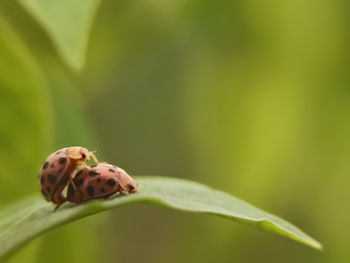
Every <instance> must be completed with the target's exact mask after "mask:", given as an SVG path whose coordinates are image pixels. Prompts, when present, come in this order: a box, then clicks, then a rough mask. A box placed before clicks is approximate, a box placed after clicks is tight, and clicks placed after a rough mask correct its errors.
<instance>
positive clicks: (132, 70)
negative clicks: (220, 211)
mask: <svg viewBox="0 0 350 263" xmlns="http://www.w3.org/2000/svg"><path fill="white" fill-rule="evenodd" d="M70 2H71V3H70ZM40 4H41V5H42V6H44V9H43V10H44V11H45V8H46V9H47V10H51V15H48V17H49V19H51V18H54V19H56V22H57V21H58V22H57V25H56V26H57V27H59V28H61V29H62V30H63V31H67V32H68V33H69V34H68V36H67V39H68V40H69V37H71V38H74V36H76V35H79V34H80V33H81V32H83V31H80V30H76V29H77V28H79V26H80V24H79V23H78V22H77V21H80V20H79V16H81V14H80V13H79V12H76V13H74V12H75V11H74V10H80V11H81V13H84V12H85V11H84V10H85V9H86V8H88V7H91V6H92V7H91V8H90V9H89V10H90V11H89V12H90V14H91V15H90V18H89V19H88V20H87V22H86V21H85V24H88V30H87V32H90V34H89V35H88V34H87V35H88V38H86V39H85V41H86V45H85V46H84V44H82V45H81V46H79V47H76V48H71V49H69V48H68V49H64V48H62V46H59V45H58V44H57V42H58V40H59V39H61V40H62V39H63V41H65V37H66V36H58V37H57V39H55V38H54V37H52V34H50V30H49V28H48V27H47V26H45V25H43V23H42V19H41V18H40V17H38V16H35V15H33V10H37V9H35V8H34V9H33V6H34V7H38V6H40ZM74 5H76V6H78V8H77V7H76V6H74ZM30 7H32V8H30ZM52 10H54V11H53V13H52ZM349 10H350V9H349V1H346V0H335V1H334V0H320V1H316V0H284V1H278V0H264V1H254V0H248V1H242V0H233V1H229V0H218V1H210V0H177V1H160V0H137V1H129V0H119V1H114V0H103V1H97V0H89V1H67V0H64V1H63V0H62V1H53V0H52V1H41V0H21V1H12V0H1V1H0V117H1V124H0V165H1V175H0V208H1V207H3V206H5V205H7V204H10V203H11V202H14V201H16V200H19V199H20V198H22V197H25V196H28V195H30V194H33V193H37V192H38V191H39V184H38V170H39V167H40V165H41V164H42V162H43V160H44V159H45V158H46V156H47V155H48V154H49V153H51V152H52V151H54V150H56V149H58V148H62V147H65V146H70V145H82V146H86V147H89V148H91V149H95V150H97V155H98V157H100V159H103V160H105V161H108V162H111V163H114V164H116V165H118V166H120V167H122V168H124V169H125V170H127V171H128V172H129V173H130V174H131V175H136V174H137V175H142V174H148V175H150V174H152V175H163V176H173V177H181V178H187V179H191V180H195V181H199V182H202V183H205V184H208V185H210V186H213V187H215V188H218V189H221V190H224V191H226V192H228V193H230V194H233V195H235V196H238V197H240V198H242V199H244V200H246V201H248V202H250V203H252V204H254V205H256V206H258V207H260V208H262V209H264V210H267V211H269V212H272V213H274V214H277V215H279V216H281V217H283V218H286V219H287V220H289V221H291V222H292V223H294V224H296V225H297V226H299V227H301V229H303V230H305V231H306V232H307V233H309V234H310V235H311V236H313V237H315V238H316V239H318V240H320V241H321V243H323V245H324V246H325V251H324V252H318V251H314V250H312V249H310V248H308V247H306V246H303V245H301V244H298V243H296V242H294V241H291V240H289V239H287V238H283V237H280V236H278V235H276V234H273V233H270V232H264V231H260V230H257V229H255V228H251V227H248V226H244V225H241V224H237V223H232V222H231V221H230V220H227V219H224V218H219V217H214V216H209V215H198V214H187V213H182V212H178V211H173V210H170V209H167V208H162V207H156V206H152V205H147V204H137V205H136V204H135V205H132V206H127V207H122V208H119V209H116V210H115V211H110V212H106V213H102V214H99V215H95V216H92V217H88V218H85V219H83V220H80V221H78V222H74V223H72V224H69V225H66V226H63V227H60V228H58V229H56V230H54V231H51V232H49V233H47V234H45V235H43V236H42V237H40V238H37V239H36V240H34V241H32V242H31V243H29V244H28V245H27V246H25V247H24V248H23V249H22V250H20V251H19V252H18V253H17V254H16V255H15V256H14V257H12V258H11V259H10V260H9V262H11V263H17V262H20V263H21V262H26V263H27V262H29V263H31V262H54V263H55V262H57V263H58V262H85V263H90V262H91V263H94V262H107V263H109V262H146V263H147V262H155V263H156V262H203V263H204V262H291V263H292V262H308V263H310V262H321V263H326V262H327V263H328V262H332V263H336V262H339V263H343V262H350V252H349V246H350V240H349V239H350V238H349V236H350V228H349V222H350V209H349V201H350V191H349V185H350V176H349V172H350V137H349V136H350V75H349V56H350V53H349V51H350V47H349V44H350V43H349V42H350V35H349V26H350V20H349ZM34 13H35V12H34ZM44 13H45V12H44ZM51 33H52V32H51ZM82 38H83V39H84V37H82ZM66 42H67V41H66ZM68 42H69V41H68ZM82 42H84V41H82ZM73 44H74V43H73ZM73 44H72V45H73ZM67 50H75V51H76V52H77V53H69V52H67ZM78 51H79V52H80V53H79V52H78ZM78 53H79V54H78ZM79 56H80V60H79V59H76V60H74V58H76V57H78V58H79ZM76 61H78V62H76ZM79 61H80V62H79ZM84 61H85V63H84ZM79 63H80V64H79Z"/></svg>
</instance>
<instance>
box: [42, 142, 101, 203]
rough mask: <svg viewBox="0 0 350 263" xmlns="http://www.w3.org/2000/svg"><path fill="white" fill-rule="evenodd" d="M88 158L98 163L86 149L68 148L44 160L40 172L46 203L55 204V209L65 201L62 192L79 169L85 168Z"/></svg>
mask: <svg viewBox="0 0 350 263" xmlns="http://www.w3.org/2000/svg"><path fill="white" fill-rule="evenodd" d="M90 157H93V159H94V160H95V162H98V161H97V159H96V157H95V155H94V154H93V153H92V152H90V151H89V150H88V149H86V148H83V147H68V148H63V149H60V150H58V151H56V152H54V153H52V154H51V155H49V157H48V158H47V159H46V161H45V163H44V165H43V166H42V168H41V170H40V184H41V192H42V194H43V195H44V197H45V199H46V200H47V201H49V202H50V201H51V202H53V203H55V204H57V206H56V209H57V208H58V207H59V206H60V205H61V204H63V203H64V202H65V201H66V198H65V197H64V196H63V195H62V192H63V190H64V188H65V187H66V186H67V184H68V181H69V180H73V178H74V177H75V174H76V172H77V170H78V169H79V168H80V169H81V168H84V167H86V166H87V165H86V163H85V162H86V161H88V160H89V159H90ZM73 187H74V186H73ZM56 209H55V210H56Z"/></svg>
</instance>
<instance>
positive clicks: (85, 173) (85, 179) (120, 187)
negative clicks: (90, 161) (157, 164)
mask: <svg viewBox="0 0 350 263" xmlns="http://www.w3.org/2000/svg"><path fill="white" fill-rule="evenodd" d="M73 182H74V183H75V185H76V187H77V189H78V190H77V191H75V190H74V187H73V186H72V183H70V184H69V186H68V193H67V200H68V201H70V202H73V203H78V204H79V203H82V202H86V201H89V200H92V199H99V198H104V199H106V198H108V197H109V196H111V195H113V194H116V193H118V192H119V193H120V194H124V191H126V192H129V193H137V192H138V191H139V188H138V185H137V183H136V182H135V181H134V180H133V179H132V178H131V177H130V176H129V175H128V174H127V173H126V172H125V171H124V170H123V169H121V168H119V167H117V166H114V165H111V164H106V163H99V164H94V165H91V166H90V169H89V168H85V169H82V170H81V171H79V172H78V174H77V175H76V176H75V177H74V179H73Z"/></svg>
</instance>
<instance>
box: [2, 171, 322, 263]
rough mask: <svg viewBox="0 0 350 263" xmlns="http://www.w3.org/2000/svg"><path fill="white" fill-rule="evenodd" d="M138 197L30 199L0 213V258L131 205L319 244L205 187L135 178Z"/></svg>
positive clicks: (287, 224)
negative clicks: (57, 204)
mask: <svg viewBox="0 0 350 263" xmlns="http://www.w3.org/2000/svg"><path fill="white" fill-rule="evenodd" d="M135 179H136V181H137V182H138V183H139V186H140V193H137V194H129V195H126V196H121V197H120V196H116V197H114V198H111V199H108V200H105V201H100V200H96V201H92V202H89V203H86V204H83V205H75V204H71V203H67V204H65V205H63V206H62V207H61V208H60V209H59V210H58V211H57V212H53V207H54V206H53V205H50V204H48V203H47V202H45V201H44V199H43V198H42V197H41V196H38V195H36V196H32V197H29V198H27V199H25V200H22V201H21V202H18V203H16V204H14V205H12V206H10V207H8V208H7V209H5V210H3V211H1V213H0V215H1V216H0V258H1V257H5V256H6V255H8V254H9V253H10V252H12V251H14V250H15V249H16V248H18V247H19V246H20V245H23V244H24V243H26V242H28V241H29V240H31V239H33V238H35V237H36V236H39V235H40V234H42V233H44V232H46V231H48V230H50V229H53V228H55V227H57V226H60V225H63V224H67V223H69V222H72V221H75V220H78V219H80V218H83V217H85V216H89V215H92V214H96V213H99V212H102V211H105V210H109V209H112V208H115V207H117V206H120V205H126V204H129V203H133V202H151V203H155V204H159V205H164V206H167V207H170V208H174V209H178V210H184V211H188V212H200V213H210V214H215V215H219V216H224V217H227V218H230V219H232V220H234V221H238V222H241V223H245V224H249V225H254V226H256V227H259V228H262V229H265V230H270V231H273V232H276V233H279V234H281V235H283V236H287V237H289V238H291V239H294V240H296V241H299V242H301V243H304V244H306V245H308V246H311V247H313V248H315V249H322V246H321V244H320V243H319V242H317V241H316V240H314V239H313V238H311V237H310V236H308V235H307V234H305V233H304V232H303V231H301V230H300V229H298V228H297V227H295V226H293V225H292V224H291V223H289V222H287V221H285V220H283V219H281V218H279V217H277V216H274V215H272V214H270V213H267V212H264V211H262V210H260V209H258V208H256V207H254V206H252V205H250V204H248V203H247V202H244V201H242V200H240V199H238V198H236V197H233V196H231V195H229V194H226V193H224V192H222V191H218V190H214V189H212V188H210V187H207V186H205V185H202V184H199V183H195V182H191V181H187V180H183V179H175V178H167V177H151V176H138V177H135Z"/></svg>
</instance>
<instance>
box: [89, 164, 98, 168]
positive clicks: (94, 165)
mask: <svg viewBox="0 0 350 263" xmlns="http://www.w3.org/2000/svg"><path fill="white" fill-rule="evenodd" d="M97 165H98V164H93V165H91V166H90V167H92V168H94V167H96V166H97Z"/></svg>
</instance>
